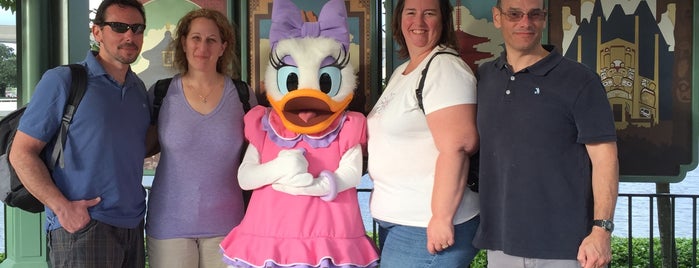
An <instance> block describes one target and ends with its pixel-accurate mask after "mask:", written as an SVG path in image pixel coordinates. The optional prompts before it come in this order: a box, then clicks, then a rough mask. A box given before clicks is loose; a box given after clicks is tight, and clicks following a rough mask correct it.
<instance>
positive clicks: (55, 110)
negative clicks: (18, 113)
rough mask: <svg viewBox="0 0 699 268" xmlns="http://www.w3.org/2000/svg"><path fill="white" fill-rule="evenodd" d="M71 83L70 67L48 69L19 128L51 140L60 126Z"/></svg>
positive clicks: (43, 139) (36, 88) (37, 136)
mask: <svg viewBox="0 0 699 268" xmlns="http://www.w3.org/2000/svg"><path fill="white" fill-rule="evenodd" d="M69 84H70V69H69V68H68V67H60V68H54V69H51V70H48V71H46V72H45V73H44V75H43V76H42V77H41V80H39V83H38V84H37V85H36V87H35V90H34V94H33V95H32V97H31V100H30V102H29V104H28V105H27V109H26V110H25V111H24V114H23V115H22V119H20V122H19V126H18V129H19V130H20V131H22V132H24V133H26V134H27V135H29V136H31V137H33V138H35V139H38V140H41V141H43V142H49V141H50V140H51V138H53V136H54V135H55V134H56V132H57V131H58V128H59V127H60V123H61V117H63V109H64V106H65V103H66V100H67V98H68V97H67V95H68V88H69V87H70V86H69Z"/></svg>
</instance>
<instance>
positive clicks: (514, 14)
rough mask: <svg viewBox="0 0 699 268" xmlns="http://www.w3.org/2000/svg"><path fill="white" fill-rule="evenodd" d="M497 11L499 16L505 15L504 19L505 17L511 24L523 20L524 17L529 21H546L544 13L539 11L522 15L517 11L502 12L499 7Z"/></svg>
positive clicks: (522, 13)
mask: <svg viewBox="0 0 699 268" xmlns="http://www.w3.org/2000/svg"><path fill="white" fill-rule="evenodd" d="M498 9H499V10H500V14H503V15H505V17H507V20H509V21H511V22H518V21H520V20H522V18H524V16H525V15H526V16H527V18H529V20H531V21H542V20H545V19H546V11H545V10H541V9H534V10H532V11H529V12H527V13H524V12H522V11H519V10H509V11H503V10H502V8H500V7H498Z"/></svg>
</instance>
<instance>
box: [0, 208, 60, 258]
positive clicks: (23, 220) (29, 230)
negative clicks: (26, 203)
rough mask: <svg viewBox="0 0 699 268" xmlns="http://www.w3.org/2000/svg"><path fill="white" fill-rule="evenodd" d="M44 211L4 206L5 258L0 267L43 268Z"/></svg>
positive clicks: (44, 253) (44, 240)
mask: <svg viewBox="0 0 699 268" xmlns="http://www.w3.org/2000/svg"><path fill="white" fill-rule="evenodd" d="M44 223H45V216H44V213H36V214H35V213H29V212H25V211H23V210H20V209H17V208H11V207H8V206H5V251H6V257H7V258H6V259H5V261H3V262H2V263H0V268H25V267H26V268H43V267H49V265H48V248H47V245H46V232H45V231H44V227H43V226H44Z"/></svg>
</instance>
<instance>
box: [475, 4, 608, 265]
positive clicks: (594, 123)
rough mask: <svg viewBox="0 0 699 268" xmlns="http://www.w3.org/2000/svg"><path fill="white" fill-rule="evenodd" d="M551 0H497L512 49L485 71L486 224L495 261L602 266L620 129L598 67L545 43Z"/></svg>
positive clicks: (481, 239) (496, 14) (481, 116)
mask: <svg viewBox="0 0 699 268" xmlns="http://www.w3.org/2000/svg"><path fill="white" fill-rule="evenodd" d="M543 2H544V1H543V0H498V1H497V4H496V6H495V7H493V9H492V12H493V23H494V24H495V26H496V27H497V28H498V29H500V30H501V32H502V35H503V38H504V40H505V52H504V53H503V54H502V56H500V57H499V58H498V59H496V60H494V61H492V62H489V63H486V64H483V65H482V66H481V67H480V68H479V70H478V75H479V80H478V90H477V91H478V112H477V124H478V132H479V136H480V150H481V158H480V177H481V182H480V198H481V200H480V203H481V225H480V227H479V230H478V232H477V234H476V237H475V239H474V245H475V246H476V247H478V248H482V249H487V250H488V267H508V268H510V267H525V266H526V267H556V268H561V267H586V268H588V267H604V266H606V265H607V264H608V263H609V261H610V260H611V249H610V247H611V246H610V239H611V232H612V230H613V222H612V219H613V216H614V215H613V214H614V207H615V205H616V197H617V191H618V177H619V175H618V173H619V172H618V169H619V168H618V159H617V147H616V131H615V128H614V121H613V116H612V112H611V108H610V105H609V101H608V100H607V96H606V93H605V90H604V88H603V87H602V84H601V82H600V79H599V77H598V76H597V74H596V73H594V72H593V71H591V70H589V69H588V68H586V67H585V66H583V65H582V64H580V63H577V62H575V61H572V60H569V59H566V58H563V57H562V56H561V55H560V54H559V53H558V52H556V51H555V50H554V49H553V47H551V46H542V45H541V36H542V32H543V29H544V26H545V24H546V10H545V9H544V3H543Z"/></svg>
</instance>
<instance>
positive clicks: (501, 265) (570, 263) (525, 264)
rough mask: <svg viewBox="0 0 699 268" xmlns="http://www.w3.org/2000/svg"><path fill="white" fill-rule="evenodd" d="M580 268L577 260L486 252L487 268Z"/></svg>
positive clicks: (497, 251) (494, 251)
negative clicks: (524, 256)
mask: <svg viewBox="0 0 699 268" xmlns="http://www.w3.org/2000/svg"><path fill="white" fill-rule="evenodd" d="M505 267H507V268H580V267H581V266H580V263H579V262H578V260H548V259H532V258H523V257H517V256H512V255H507V254H505V253H504V252H502V251H499V250H488V268H505Z"/></svg>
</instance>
